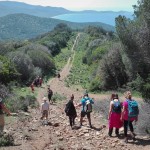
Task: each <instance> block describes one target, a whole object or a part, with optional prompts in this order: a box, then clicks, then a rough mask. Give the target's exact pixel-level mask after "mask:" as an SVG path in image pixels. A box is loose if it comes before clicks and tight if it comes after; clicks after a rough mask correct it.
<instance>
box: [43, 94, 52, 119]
mask: <svg viewBox="0 0 150 150" xmlns="http://www.w3.org/2000/svg"><path fill="white" fill-rule="evenodd" d="M46 100H47V99H46V97H44V98H43V101H44V102H43V103H42V104H41V113H42V117H41V119H42V120H43V119H44V118H45V119H46V120H47V121H48V114H49V113H50V110H49V104H48V103H47V101H46Z"/></svg>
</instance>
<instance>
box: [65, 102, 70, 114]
mask: <svg viewBox="0 0 150 150" xmlns="http://www.w3.org/2000/svg"><path fill="white" fill-rule="evenodd" d="M69 112H70V107H69V103H67V104H66V107H65V113H66V116H69Z"/></svg>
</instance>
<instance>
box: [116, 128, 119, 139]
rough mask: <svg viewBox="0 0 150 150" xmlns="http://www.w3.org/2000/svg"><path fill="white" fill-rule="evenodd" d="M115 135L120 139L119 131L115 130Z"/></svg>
mask: <svg viewBox="0 0 150 150" xmlns="http://www.w3.org/2000/svg"><path fill="white" fill-rule="evenodd" d="M115 134H116V136H117V137H119V129H116V130H115Z"/></svg>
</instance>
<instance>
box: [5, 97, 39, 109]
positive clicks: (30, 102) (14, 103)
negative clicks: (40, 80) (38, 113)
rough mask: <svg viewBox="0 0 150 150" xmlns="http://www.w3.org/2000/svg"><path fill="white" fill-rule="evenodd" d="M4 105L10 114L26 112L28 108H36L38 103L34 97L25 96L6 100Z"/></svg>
mask: <svg viewBox="0 0 150 150" xmlns="http://www.w3.org/2000/svg"><path fill="white" fill-rule="evenodd" d="M6 105H7V107H8V108H9V109H10V111H11V112H17V111H18V110H22V111H25V112H27V111H28V107H29V106H30V107H31V108H35V107H38V102H37V101H36V98H35V96H34V95H25V96H15V95H14V96H11V99H10V98H9V99H7V100H6Z"/></svg>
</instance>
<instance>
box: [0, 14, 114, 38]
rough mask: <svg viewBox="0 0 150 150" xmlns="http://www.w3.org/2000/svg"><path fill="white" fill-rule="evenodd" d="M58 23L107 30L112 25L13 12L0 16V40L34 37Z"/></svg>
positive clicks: (109, 29) (77, 27)
mask: <svg viewBox="0 0 150 150" xmlns="http://www.w3.org/2000/svg"><path fill="white" fill-rule="evenodd" d="M59 23H65V24H67V25H68V26H69V27H70V28H72V29H79V30H81V29H83V28H85V27H87V26H89V25H93V26H100V27H103V28H104V29H106V30H108V31H114V27H113V26H110V25H107V24H104V23H98V22H97V23H72V22H67V21H61V20H57V19H52V18H40V17H35V16H31V15H26V14H14V15H8V16H4V17H1V18H0V40H15V39H16V40H20V39H29V38H33V37H36V36H38V35H40V34H43V33H46V32H49V31H51V30H53V29H54V27H55V26H56V25H57V24H59Z"/></svg>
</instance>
